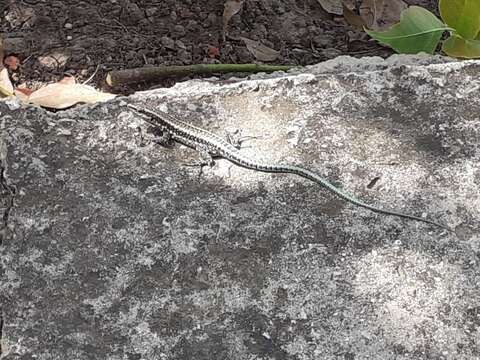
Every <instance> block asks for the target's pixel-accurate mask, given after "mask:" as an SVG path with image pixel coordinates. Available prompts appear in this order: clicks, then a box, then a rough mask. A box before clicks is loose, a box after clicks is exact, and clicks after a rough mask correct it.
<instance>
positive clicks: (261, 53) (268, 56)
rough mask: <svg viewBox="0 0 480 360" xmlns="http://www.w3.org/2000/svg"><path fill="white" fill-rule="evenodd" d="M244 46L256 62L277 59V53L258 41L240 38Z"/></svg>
mask: <svg viewBox="0 0 480 360" xmlns="http://www.w3.org/2000/svg"><path fill="white" fill-rule="evenodd" d="M240 39H242V40H243V42H244V43H245V45H246V46H247V49H248V51H250V52H251V53H252V55H253V56H255V58H256V59H257V60H260V61H274V60H276V59H277V58H278V55H279V54H280V52H279V51H276V50H274V49H271V48H269V47H268V46H265V45H262V44H261V43H259V42H258V41H255V40H251V39H248V38H244V37H241V38H240Z"/></svg>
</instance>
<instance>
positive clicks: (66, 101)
mask: <svg viewBox="0 0 480 360" xmlns="http://www.w3.org/2000/svg"><path fill="white" fill-rule="evenodd" d="M114 97H115V95H113V94H109V93H103V92H100V91H97V90H95V88H93V87H92V86H89V85H84V84H61V83H55V84H50V85H47V86H45V87H43V88H40V89H38V90H37V91H34V92H33V93H32V94H31V95H30V96H29V97H28V102H30V103H33V104H36V105H40V106H44V107H48V108H53V109H65V108H67V107H69V106H72V105H74V104H76V103H79V102H82V103H96V102H101V101H107V100H110V99H113V98H114Z"/></svg>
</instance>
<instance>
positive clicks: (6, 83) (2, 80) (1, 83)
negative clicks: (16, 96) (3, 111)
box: [0, 68, 13, 97]
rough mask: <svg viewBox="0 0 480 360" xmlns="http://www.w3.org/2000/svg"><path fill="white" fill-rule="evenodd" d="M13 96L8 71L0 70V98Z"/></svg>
mask: <svg viewBox="0 0 480 360" xmlns="http://www.w3.org/2000/svg"><path fill="white" fill-rule="evenodd" d="M12 95H13V85H12V82H11V81H10V77H9V76H8V70H7V69H6V68H3V69H2V70H0V96H1V97H4V96H12Z"/></svg>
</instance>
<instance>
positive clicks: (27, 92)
mask: <svg viewBox="0 0 480 360" xmlns="http://www.w3.org/2000/svg"><path fill="white" fill-rule="evenodd" d="M17 93H22V94H23V95H25V96H27V97H28V96H30V95H31V94H32V93H33V90H32V89H29V88H27V87H25V85H22V86H17V88H16V89H15V95H16V94H17Z"/></svg>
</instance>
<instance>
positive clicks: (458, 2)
mask: <svg viewBox="0 0 480 360" xmlns="http://www.w3.org/2000/svg"><path fill="white" fill-rule="evenodd" d="M439 9H440V16H441V17H442V19H443V21H445V22H446V23H447V25H449V26H451V27H452V28H454V29H455V30H456V32H457V33H458V34H459V35H460V36H462V37H463V38H465V39H475V38H476V37H477V35H478V33H479V31H480V1H478V0H440V3H439Z"/></svg>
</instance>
